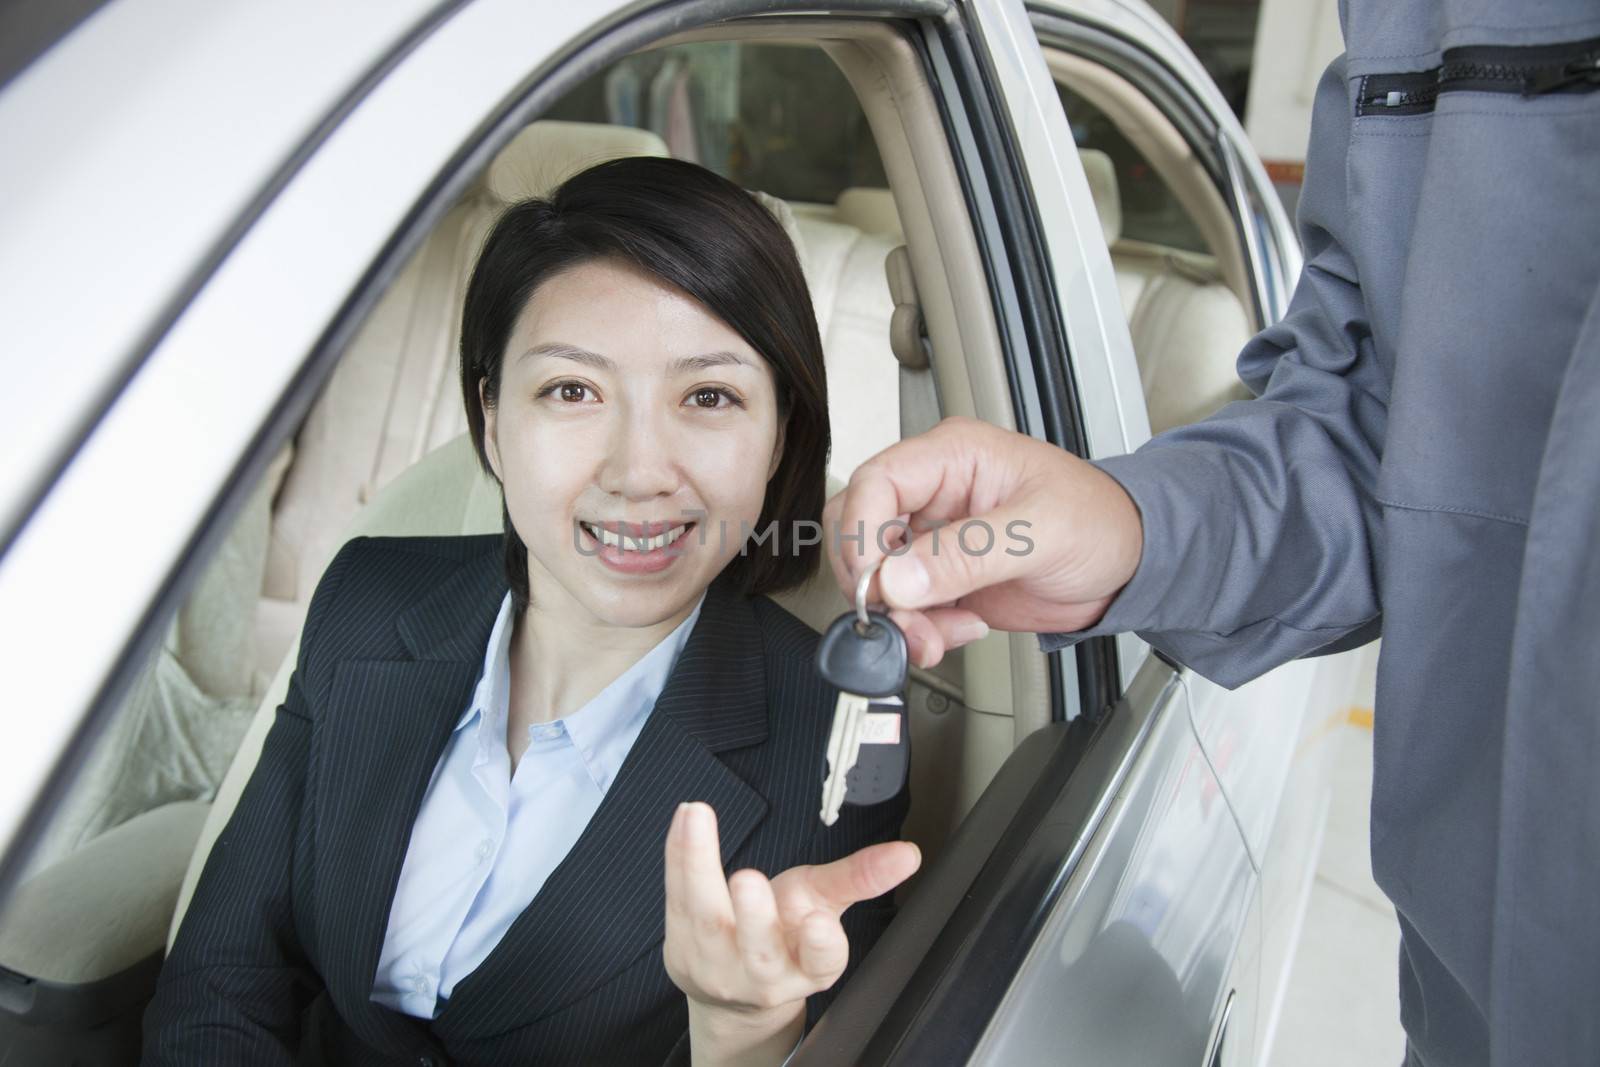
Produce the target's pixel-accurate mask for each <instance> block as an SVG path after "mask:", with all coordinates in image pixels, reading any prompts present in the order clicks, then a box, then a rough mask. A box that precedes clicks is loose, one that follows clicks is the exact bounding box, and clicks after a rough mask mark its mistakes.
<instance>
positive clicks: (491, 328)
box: [461, 156, 829, 611]
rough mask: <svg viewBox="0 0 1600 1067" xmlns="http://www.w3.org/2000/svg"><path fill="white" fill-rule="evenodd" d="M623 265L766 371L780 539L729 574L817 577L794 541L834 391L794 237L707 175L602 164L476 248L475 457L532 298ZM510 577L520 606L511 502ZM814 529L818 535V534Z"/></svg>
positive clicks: (469, 387) (470, 299)
mask: <svg viewBox="0 0 1600 1067" xmlns="http://www.w3.org/2000/svg"><path fill="white" fill-rule="evenodd" d="M605 258H616V259H621V260H625V261H627V262H629V263H631V264H633V265H634V266H637V267H639V268H640V269H642V270H644V271H646V272H648V273H649V274H652V275H654V276H655V277H657V278H659V279H661V280H662V281H664V282H667V283H669V284H671V285H674V286H676V287H677V288H679V289H681V290H683V291H684V292H686V293H688V294H689V295H690V296H692V297H694V298H695V299H696V300H697V301H699V302H700V303H701V304H702V305H704V306H705V308H706V309H707V310H709V311H710V312H711V314H713V315H715V316H716V317H717V318H719V319H721V320H722V321H723V322H725V323H727V325H728V326H729V327H731V328H732V329H733V330H734V331H736V332H737V333H738V334H739V336H741V337H743V338H744V339H745V340H746V341H747V342H749V344H750V346H751V347H752V348H754V349H755V350H756V351H757V352H759V353H760V354H761V355H762V356H763V357H765V359H766V360H767V362H768V363H769V364H770V365H771V367H772V376H773V379H774V380H775V382H776V384H777V397H778V417H779V419H780V420H782V419H784V418H785V417H787V419H788V423H787V426H786V427H785V430H784V447H783V456H782V458H781V459H780V461H779V465H778V469H777V472H776V473H775V474H774V475H773V476H772V479H771V480H770V481H769V482H768V483H767V493H766V499H765V500H764V501H763V503H762V506H761V517H760V519H759V520H758V522H757V529H758V530H760V531H762V532H765V531H766V530H767V529H768V528H769V524H772V523H774V522H775V523H776V535H775V538H776V540H775V541H765V542H762V543H761V546H760V548H759V549H749V550H747V551H746V552H743V553H741V554H740V555H738V556H735V557H734V558H733V560H732V561H731V562H729V564H728V566H727V567H726V568H725V570H724V572H723V573H724V574H725V575H726V576H728V577H729V579H730V580H731V581H732V582H733V583H734V584H735V586H736V588H739V589H740V590H742V591H743V592H744V593H746V594H755V593H775V592H778V591H780V590H783V589H788V588H791V587H793V586H796V585H799V584H800V583H802V582H804V581H805V580H806V579H807V578H809V577H810V576H811V574H812V572H813V571H814V570H815V568H816V565H817V560H818V557H819V546H818V545H816V544H806V543H799V544H797V543H796V537H795V534H796V532H797V525H798V524H799V523H800V522H801V521H809V522H811V523H819V522H820V520H821V518H822V504H823V498H824V495H825V492H826V488H825V485H826V481H825V480H826V464H827V457H828V442H829V434H828V386H827V378H826V376H825V373H824V370H823V360H822V339H821V337H820V336H819V335H818V333H817V318H816V313H815V311H814V310H813V309H812V306H811V294H810V291H809V290H808V289H807V288H806V280H805V275H804V274H803V273H802V271H801V269H800V260H799V258H798V257H797V256H796V254H795V248H794V244H793V242H791V241H790V240H789V235H788V234H787V233H785V232H784V230H783V227H782V226H781V225H780V224H779V223H778V220H777V219H776V218H775V217H774V216H773V214H772V213H771V212H770V211H768V210H767V208H766V207H765V206H763V205H762V203H761V202H760V201H759V200H757V199H756V198H755V197H754V196H753V195H751V194H750V193H748V192H746V191H745V190H744V189H742V188H740V187H739V186H738V185H735V184H734V183H733V182H730V181H728V180H727V179H726V178H722V177H720V176H718V175H716V174H714V173H712V172H711V171H709V170H706V169H705V168H704V167H700V166H696V165H695V164H693V163H686V162H684V161H682V160H676V159H656V158H649V157H644V156H636V157H629V158H626V159H615V160H611V161H609V162H605V163H600V164H597V165H595V166H593V167H590V168H589V169H588V170H585V171H581V172H579V173H578V174H575V175H573V176H572V177H571V178H568V179H567V180H566V181H565V182H564V183H563V184H562V185H561V187H560V188H558V189H557V190H556V191H555V192H554V194H552V195H551V196H550V197H549V199H534V200H524V201H521V202H520V203H517V204H513V205H512V206H511V207H509V208H507V209H506V211H505V213H504V214H502V215H501V216H500V218H499V219H498V220H497V221H496V222H495V224H494V227H493V228H492V229H491V230H490V231H489V235H488V237H487V238H486V239H485V241H484V245H483V251H482V252H481V253H480V254H479V256H478V262H477V266H475V267H474V268H473V272H472V280H471V281H470V282H469V283H468V285H467V296H466V302H465V306H464V307H463V310H462V320H461V396H462V400H463V401H464V402H465V403H466V408H467V428H468V431H469V432H470V433H471V435H472V445H473V447H474V448H475V449H477V452H478V462H479V463H480V464H481V465H482V466H483V469H484V470H485V471H487V472H488V473H489V474H490V476H491V477H492V476H493V474H494V471H493V470H492V468H491V467H490V465H489V457H488V453H487V452H486V451H485V448H484V440H483V437H484V416H483V411H482V409H481V408H480V406H479V400H478V383H479V382H480V381H482V382H483V383H484V386H483V391H484V396H485V398H486V400H487V403H488V404H489V406H491V407H492V406H493V405H495V404H496V403H498V402H499V393H500V368H501V363H502V361H503V360H504V358H505V352H506V345H507V344H508V343H509V341H510V337H511V331H512V328H513V326H514V325H515V324H516V321H517V318H518V316H520V315H521V314H522V310H523V308H524V307H526V306H527V303H528V301H529V299H530V298H531V297H532V296H533V293H534V290H535V289H537V288H538V287H539V285H540V284H541V283H542V282H544V281H545V280H547V279H549V278H551V277H553V276H554V275H556V274H558V273H560V272H561V271H563V270H567V269H569V268H571V267H575V266H578V265H579V264H581V263H585V262H589V261H592V260H596V259H605ZM501 510H502V513H503V516H504V522H505V554H506V559H505V566H506V577H507V579H508V580H509V582H510V585H511V592H512V597H513V602H514V604H515V606H516V608H517V610H518V611H520V610H521V609H522V607H523V606H524V605H526V604H527V602H528V550H527V546H526V545H525V544H524V543H523V541H522V538H521V537H519V536H518V535H517V531H516V530H515V529H514V528H513V527H512V525H511V515H510V511H509V509H507V508H506V507H505V502H504V488H503V487H502V491H501ZM818 528H819V527H812V529H818Z"/></svg>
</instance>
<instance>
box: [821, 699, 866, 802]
mask: <svg viewBox="0 0 1600 1067" xmlns="http://www.w3.org/2000/svg"><path fill="white" fill-rule="evenodd" d="M868 704H869V701H868V700H867V698H866V697H864V696H860V695H858V694H856V693H840V694H839V703H838V704H836V705H835V706H834V709H833V728H832V729H831V730H830V731H829V733H828V779H827V781H826V782H824V783H823V785H822V822H823V825H825V826H832V825H833V824H834V823H835V822H836V821H838V818H839V808H840V806H841V805H843V804H844V796H845V793H846V791H847V787H846V784H845V778H846V776H847V775H849V773H850V770H851V768H853V767H854V766H855V765H856V759H857V758H858V757H859V756H860V754H861V726H862V723H863V722H864V721H865V720H866V715H867V706H868Z"/></svg>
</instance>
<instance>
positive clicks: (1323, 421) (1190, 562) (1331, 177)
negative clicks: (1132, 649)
mask: <svg viewBox="0 0 1600 1067" xmlns="http://www.w3.org/2000/svg"><path fill="white" fill-rule="evenodd" d="M1351 122H1352V119H1351V112H1350V104H1349V100H1348V95H1347V91H1346V79H1345V74H1344V60H1343V57H1340V58H1339V59H1337V60H1335V61H1334V62H1333V64H1332V65H1331V66H1330V67H1329V68H1328V70H1327V71H1326V72H1324V74H1323V76H1322V80H1321V82H1320V84H1319V85H1318V88H1317V97H1316V102H1315V106H1314V109H1313V115H1312V129H1311V144H1310V149H1309V151H1308V152H1307V160H1306V185H1305V188H1304V191H1303V196H1302V199H1301V202H1300V213H1299V229H1300V238H1301V242H1302V244H1303V245H1304V248H1305V256H1306V264H1305V268H1304V270H1303V271H1302V273H1301V275H1300V279H1299V282H1298V284H1297V285H1296V288H1295V293H1294V298H1293V300H1292V301H1291V303H1290V306H1289V312H1288V314H1287V315H1286V316H1285V317H1284V319H1283V321H1282V322H1280V323H1278V324H1276V325H1274V326H1271V327H1269V328H1267V329H1266V330H1264V331H1262V332H1261V333H1260V334H1259V335H1257V336H1256V337H1255V338H1253V339H1252V340H1251V341H1250V342H1249V343H1248V344H1247V345H1246V346H1245V348H1244V350H1243V352H1242V353H1241V354H1240V356H1239V363H1238V367H1239V376H1240V377H1241V378H1242V379H1243V380H1244V382H1245V384H1246V385H1248V386H1249V387H1250V389H1251V391H1252V392H1253V393H1255V394H1256V399H1254V400H1247V401H1240V402H1237V403H1233V404H1230V405H1228V406H1227V407H1225V408H1223V409H1222V410H1221V411H1219V412H1218V413H1217V414H1215V415H1213V416H1212V417H1211V418H1209V419H1206V420H1204V421H1202V422H1199V423H1195V424H1192V425H1189V426H1182V427H1177V428H1174V429H1172V430H1169V431H1168V432H1166V433H1163V434H1161V435H1159V436H1157V437H1154V438H1152V439H1151V440H1150V441H1149V442H1148V443H1146V444H1145V446H1144V447H1143V448H1141V449H1139V450H1138V451H1137V452H1135V453H1133V454H1132V455H1127V456H1115V457H1110V458H1107V459H1103V460H1099V461H1096V466H1098V467H1100V468H1101V469H1102V470H1104V471H1105V472H1106V473H1108V474H1110V475H1111V476H1112V477H1114V478H1115V479H1116V480H1117V481H1118V482H1119V483H1121V485H1122V487H1123V488H1124V489H1126V490H1127V491H1128V493H1129V495H1130V496H1132V498H1133V500H1134V503H1135V504H1136V505H1138V508H1139V513H1140V515H1141V517H1142V520H1143V523H1144V539H1145V540H1144V552H1143V555H1142V557H1141V559H1140V561H1139V566H1138V570H1137V571H1136V572H1135V574H1134V576H1133V579H1132V581H1130V582H1129V583H1128V585H1127V586H1126V587H1124V589H1123V590H1122V592H1121V593H1119V594H1118V596H1117V597H1116V599H1115V600H1114V601H1113V602H1112V604H1111V606H1110V608H1109V609H1108V610H1107V612H1106V614H1105V616H1104V618H1103V619H1102V620H1101V621H1100V623H1099V624H1098V625H1096V626H1095V627H1093V628H1092V629H1088V630H1081V631H1077V632H1075V633H1065V634H1042V635H1040V647H1041V648H1043V649H1044V650H1045V651H1051V650H1054V649H1056V648H1061V647H1063V646H1066V645H1070V644H1074V643H1076V642H1077V641H1081V640H1083V639H1084V638H1086V637H1092V636H1098V635H1101V634H1111V633H1122V632H1126V631H1130V630H1131V631H1135V632H1137V633H1138V634H1139V636H1140V637H1142V638H1144V639H1145V640H1146V641H1148V642H1149V643H1150V644H1151V645H1153V646H1154V647H1156V648H1158V649H1160V650H1162V651H1163V652H1165V653H1167V654H1168V655H1170V656H1172V657H1173V658H1174V659H1177V660H1178V661H1179V662H1181V663H1184V664H1186V665H1188V666H1189V667H1192V668H1193V669H1194V670H1196V671H1197V672H1199V673H1200V674H1202V675H1204V676H1205V677H1207V678H1210V679H1212V680H1213V681H1215V682H1218V683H1220V684H1222V685H1224V686H1228V687H1230V688H1231V687H1233V686H1237V685H1240V684H1242V683H1244V682H1246V681H1248V680H1250V679H1251V678H1254V677H1256V676H1257V675H1259V674H1262V673H1264V672H1266V671H1268V670H1270V669H1272V668H1273V667H1275V666H1278V665H1279V664H1281V663H1285V662H1287V661H1289V660H1291V659H1294V658H1296V657H1299V656H1304V655H1308V654H1311V653H1316V652H1330V651H1334V650H1336V649H1339V648H1345V647H1352V646H1354V645H1356V644H1360V643H1362V642H1364V641H1366V640H1370V639H1371V638H1372V637H1375V636H1377V632H1378V627H1379V624H1380V614H1379V612H1380V605H1379V601H1378V564H1379V558H1380V554H1381V549H1382V544H1381V527H1380V510H1379V507H1378V504H1377V503H1376V501H1375V499H1374V491H1375V484H1376V480H1377V474H1378V464H1379V461H1380V459H1381V458H1382V450H1383V438H1384V429H1385V425H1386V421H1387V416H1388V407H1387V405H1388V398H1389V385H1390V382H1389V375H1388V373H1387V371H1386V370H1385V368H1384V367H1383V366H1382V364H1381V363H1380V361H1379V359H1378V358H1377V356H1376V354H1375V352H1374V350H1373V340H1372V332H1371V329H1370V327H1369V324H1368V321H1367V311H1366V308H1365V306H1364V304H1363V301H1362V294H1361V285H1360V279H1359V278H1358V277H1357V272H1356V265H1355V261H1354V259H1353V258H1352V256H1351V255H1350V253H1349V252H1348V251H1347V247H1348V246H1349V241H1348V238H1349V236H1350V227H1351V225H1352V219H1351V217H1350V210H1349V190H1348V189H1347V187H1346V171H1345V160H1346V157H1347V152H1348V147H1349V141H1350V124H1351Z"/></svg>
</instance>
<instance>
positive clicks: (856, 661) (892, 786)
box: [817, 563, 911, 826]
mask: <svg viewBox="0 0 1600 1067" xmlns="http://www.w3.org/2000/svg"><path fill="white" fill-rule="evenodd" d="M877 567H878V564H876V563H875V564H873V565H872V566H871V567H870V568H868V569H867V571H866V572H865V573H864V574H863V575H862V576H861V578H860V579H859V580H858V581H857V583H856V609H855V610H854V611H851V612H846V613H845V614H844V615H841V616H840V617H839V618H837V619H835V620H834V622H833V624H832V625H831V626H829V627H828V630H827V632H826V633H824V634H823V635H822V640H821V642H820V643H819V644H818V645H817V669H818V671H820V672H821V674H822V677H823V678H824V679H825V680H826V681H827V682H828V683H829V684H830V685H833V686H836V687H837V688H838V689H839V691H840V692H839V703H838V704H837V705H836V706H835V708H834V712H833V727H832V729H831V731H830V732H829V734H828V754H827V763H828V769H827V774H826V776H825V778H824V781H823V786H822V813H821V814H822V821H823V823H824V824H825V825H828V826H832V825H833V824H834V822H835V821H836V820H837V819H838V818H839V808H840V806H841V805H843V804H846V803H849V804H878V803H881V802H882V801H885V800H888V799H889V798H890V797H892V796H894V795H895V794H896V793H898V792H900V790H901V789H903V788H905V782H906V774H907V772H908V770H909V769H910V764H911V733H910V730H908V729H907V722H906V715H905V702H904V700H903V699H902V694H903V693H904V692H905V687H906V674H907V670H908V668H909V665H910V657H909V655H908V653H907V651H906V639H905V635H904V634H903V633H901V632H900V628H899V627H898V626H896V625H895V624H894V622H893V620H891V619H890V618H889V617H888V616H887V615H885V614H882V613H881V612H876V611H870V612H869V611H868V610H867V605H866V592H867V585H868V584H869V583H870V582H871V580H872V574H873V572H874V571H875V570H877Z"/></svg>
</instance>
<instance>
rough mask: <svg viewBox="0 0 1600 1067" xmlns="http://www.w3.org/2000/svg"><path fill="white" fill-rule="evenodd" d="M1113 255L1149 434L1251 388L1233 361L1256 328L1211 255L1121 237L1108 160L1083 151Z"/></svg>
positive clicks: (1243, 394)
mask: <svg viewBox="0 0 1600 1067" xmlns="http://www.w3.org/2000/svg"><path fill="white" fill-rule="evenodd" d="M1079 155H1080V157H1081V158H1082V160H1083V170H1084V173H1085V175H1087V176H1088V179H1089V192H1090V193H1091V194H1092V195H1093V197H1094V204H1095V209H1096V211H1097V212H1098V214H1099V216H1100V228H1101V230H1102V231H1104V233H1105V239H1106V245H1107V247H1108V248H1109V249H1110V250H1111V265H1112V267H1113V268H1114V269H1115V271H1116V276H1117V290H1118V293H1119V295H1120V296H1121V298H1122V308H1123V313H1124V314H1125V315H1126V316H1127V318H1128V331H1129V333H1130V334H1132V336H1133V352H1134V356H1135V357H1136V358H1137V360H1138V363H1139V382H1140V384H1141V386H1143V389H1144V395H1145V402H1146V404H1147V405H1148V406H1149V411H1150V432H1151V433H1160V432H1161V431H1162V430H1165V429H1169V428H1171V427H1173V426H1180V425H1182V424H1184V423H1187V422H1194V421H1195V420H1197V419H1202V418H1204V417H1205V416H1207V415H1209V414H1211V413H1212V412H1214V411H1216V410H1217V409H1218V408H1220V407H1222V406H1223V405H1224V404H1226V403H1228V402H1229V401H1232V400H1243V399H1246V398H1248V397H1249V396H1250V391H1249V390H1248V389H1246V388H1245V386H1244V383H1243V382H1241V381H1240V380H1239V375H1238V372H1237V370H1236V369H1235V362H1236V361H1237V359H1238V356H1239V350H1240V349H1241V348H1243V347H1244V343H1245V342H1246V341H1247V340H1249V339H1250V336H1251V334H1253V333H1254V332H1255V331H1254V330H1253V329H1252V328H1251V326H1250V316H1249V314H1248V313H1247V312H1246V311H1245V309H1244V306H1243V305H1242V304H1240V303H1239V298H1238V297H1237V296H1235V295H1234V292H1233V290H1232V289H1229V288H1228V287H1227V286H1226V285H1224V284H1223V282H1222V275H1221V273H1220V272H1219V271H1218V269H1217V267H1216V263H1215V260H1214V259H1212V257H1210V256H1203V255H1197V254H1193V253H1187V252H1180V251H1178V250H1176V249H1170V248H1164V247H1161V246H1159V245H1151V244H1145V243H1142V242H1137V241H1128V240H1124V239H1123V238H1122V199H1121V195H1120V193H1119V191H1118V188H1117V172H1116V169H1115V167H1113V165H1112V163H1111V157H1110V156H1108V155H1106V154H1105V153H1104V152H1101V151H1098V150H1096V149H1092V148H1087V149H1082V150H1080V152H1079Z"/></svg>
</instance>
